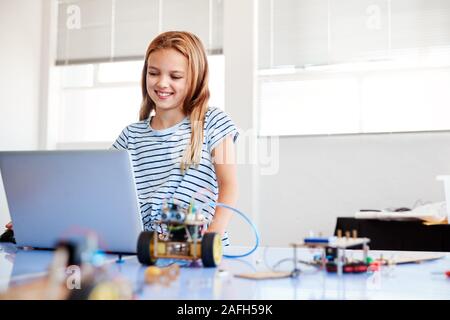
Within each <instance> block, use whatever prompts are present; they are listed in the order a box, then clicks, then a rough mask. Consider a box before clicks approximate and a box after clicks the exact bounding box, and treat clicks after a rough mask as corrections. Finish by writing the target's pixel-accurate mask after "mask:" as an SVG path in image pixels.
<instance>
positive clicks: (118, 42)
mask: <svg viewBox="0 0 450 320" xmlns="http://www.w3.org/2000/svg"><path fill="white" fill-rule="evenodd" d="M115 2H116V9H115V56H116V57H121V58H123V59H128V57H129V58H130V59H131V58H133V57H136V58H142V59H144V56H145V51H146V50H147V47H148V45H149V43H150V41H151V40H152V39H153V38H154V37H156V36H157V35H158V33H159V1H158V0H131V1H130V0H115ZM123 59H122V60H123Z"/></svg>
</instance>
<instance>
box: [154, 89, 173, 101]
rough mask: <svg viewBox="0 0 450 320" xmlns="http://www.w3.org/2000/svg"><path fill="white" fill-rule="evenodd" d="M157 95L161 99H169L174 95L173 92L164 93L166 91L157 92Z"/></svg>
mask: <svg viewBox="0 0 450 320" xmlns="http://www.w3.org/2000/svg"><path fill="white" fill-rule="evenodd" d="M155 93H156V95H157V96H158V98H159V99H163V100H164V99H168V98H169V97H170V96H172V95H173V92H164V91H157V90H155Z"/></svg>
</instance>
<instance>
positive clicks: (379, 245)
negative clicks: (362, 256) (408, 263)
mask: <svg viewBox="0 0 450 320" xmlns="http://www.w3.org/2000/svg"><path fill="white" fill-rule="evenodd" d="M339 229H340V230H342V232H343V234H345V231H350V232H351V231H352V230H356V231H357V232H358V236H359V237H367V238H369V239H370V244H369V245H370V247H371V248H372V249H375V250H409V251H414V250H415V251H446V252H450V225H448V224H447V225H432V226H426V225H424V224H423V223H422V222H421V221H392V220H391V221H384V220H375V219H355V218H347V217H339V218H337V222H336V228H335V235H337V230H339Z"/></svg>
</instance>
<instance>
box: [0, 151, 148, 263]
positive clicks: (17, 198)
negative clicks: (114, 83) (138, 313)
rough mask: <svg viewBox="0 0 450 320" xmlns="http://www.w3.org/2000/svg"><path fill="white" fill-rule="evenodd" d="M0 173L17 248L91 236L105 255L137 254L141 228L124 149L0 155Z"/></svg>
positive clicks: (36, 246) (35, 246)
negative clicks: (94, 236)
mask: <svg viewBox="0 0 450 320" xmlns="http://www.w3.org/2000/svg"><path fill="white" fill-rule="evenodd" d="M0 171H1V175H2V178H3V184H4V189H5V193H6V198H7V202H8V206H9V211H10V215H11V220H12V222H13V226H14V237H15V239H16V243H17V245H18V246H19V247H34V248H40V249H52V248H54V247H55V245H56V244H57V242H58V241H59V240H63V239H70V238H72V237H74V238H76V237H80V236H86V235H88V234H92V233H94V234H95V235H96V236H97V239H98V242H99V245H100V249H102V250H104V251H106V252H111V253H129V254H134V253H136V244H137V239H138V237H139V234H140V232H141V231H142V230H143V225H142V219H141V215H140V210H139V204H138V197H137V192H136V185H135V181H134V175H133V170H132V164H131V160H130V157H129V154H128V152H127V151H126V150H120V151H119V150H82V151H78V150H77V151H8V152H0Z"/></svg>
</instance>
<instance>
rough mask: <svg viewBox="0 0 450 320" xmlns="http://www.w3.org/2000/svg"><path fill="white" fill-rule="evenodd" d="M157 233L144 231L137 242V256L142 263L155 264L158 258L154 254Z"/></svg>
mask: <svg viewBox="0 0 450 320" xmlns="http://www.w3.org/2000/svg"><path fill="white" fill-rule="evenodd" d="M154 237H156V233H155V232H154V231H143V232H141V234H140V235H139V238H138V242H137V258H138V260H139V262H140V263H142V264H146V265H154V264H155V263H156V261H157V260H158V259H156V258H155V257H154V256H153V244H154V241H155V240H154V239H153V238H154Z"/></svg>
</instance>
